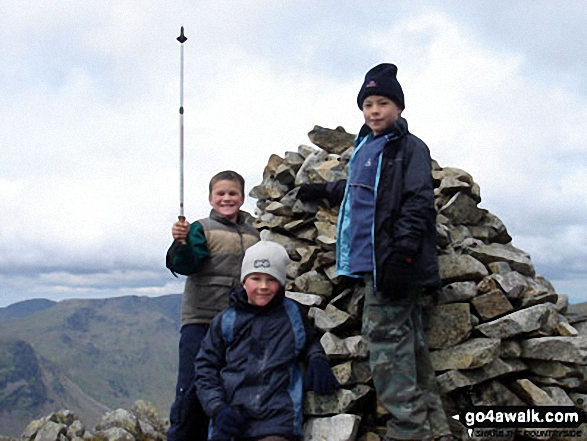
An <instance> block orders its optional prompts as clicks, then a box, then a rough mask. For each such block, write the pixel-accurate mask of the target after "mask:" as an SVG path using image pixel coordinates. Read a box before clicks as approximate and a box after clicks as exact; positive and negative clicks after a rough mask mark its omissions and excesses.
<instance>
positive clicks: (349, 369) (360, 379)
mask: <svg viewBox="0 0 587 441" xmlns="http://www.w3.org/2000/svg"><path fill="white" fill-rule="evenodd" d="M332 372H333V373H334V375H335V377H336V379H337V380H338V382H339V383H340V385H341V386H343V387H347V386H352V385H355V384H358V383H360V384H365V383H368V382H369V381H370V380H371V378H372V374H371V368H370V367H369V362H368V361H367V360H349V361H345V362H344V363H341V364H338V365H336V366H334V367H333V368H332Z"/></svg>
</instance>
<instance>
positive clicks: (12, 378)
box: [0, 294, 181, 436]
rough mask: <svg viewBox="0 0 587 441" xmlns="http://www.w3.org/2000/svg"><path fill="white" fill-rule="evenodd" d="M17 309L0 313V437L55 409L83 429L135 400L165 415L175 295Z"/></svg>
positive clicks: (38, 303)
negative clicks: (74, 418)
mask: <svg viewBox="0 0 587 441" xmlns="http://www.w3.org/2000/svg"><path fill="white" fill-rule="evenodd" d="M21 303H24V305H23V304H15V305H11V306H10V307H7V308H2V309H0V428H1V429H0V435H4V436H19V435H20V434H21V433H22V430H23V429H24V427H26V425H27V424H28V423H29V422H30V421H31V420H32V419H36V418H40V417H42V416H44V415H47V414H48V413H50V412H52V411H55V410H58V409H61V408H67V409H69V410H71V411H73V412H74V413H76V414H78V415H79V416H80V417H82V418H83V420H84V421H87V422H89V424H92V423H93V422H94V421H95V420H96V418H97V417H99V416H101V415H103V414H104V411H105V410H107V409H116V408H119V407H122V408H130V407H131V406H132V404H133V402H134V401H135V400H138V399H142V400H145V401H150V402H151V403H153V404H154V405H155V407H157V409H158V410H159V412H160V413H161V414H162V415H165V414H167V412H168V410H169V406H170V405H171V401H172V399H173V395H174V389H175V381H176V374H177V344H178V341H179V310H180V304H181V295H180V294H174V295H168V296H162V297H154V298H153V297H138V296H127V297H118V298H110V299H92V300H64V301H61V302H51V301H47V300H45V301H43V300H32V301H27V302H21Z"/></svg>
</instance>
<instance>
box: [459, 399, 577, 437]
mask: <svg viewBox="0 0 587 441" xmlns="http://www.w3.org/2000/svg"><path fill="white" fill-rule="evenodd" d="M453 418H454V419H455V420H458V421H459V422H460V423H461V424H463V425H464V426H465V428H466V429H467V432H468V434H469V437H472V436H489V437H491V436H503V435H504V434H508V433H512V432H515V431H524V432H536V433H532V434H531V433H527V434H528V435H541V434H542V435H546V433H544V434H543V433H542V432H546V431H548V432H551V433H549V435H551V436H562V435H565V436H568V437H577V438H579V439H580V438H581V435H582V434H581V433H580V432H581V430H579V429H577V428H578V427H579V426H580V425H581V424H583V423H586V422H587V414H585V412H584V411H583V410H582V409H579V408H577V407H574V406H533V407H528V406H475V407H470V408H467V409H463V410H461V411H460V412H459V413H458V414H456V415H453ZM538 432H540V433H538Z"/></svg>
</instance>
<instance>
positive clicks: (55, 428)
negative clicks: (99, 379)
mask: <svg viewBox="0 0 587 441" xmlns="http://www.w3.org/2000/svg"><path fill="white" fill-rule="evenodd" d="M168 426H169V423H168V422H167V421H165V420H163V419H162V418H161V417H160V416H159V413H158V412H157V410H156V409H155V408H154V407H153V405H152V404H151V403H147V402H145V401H142V400H137V401H136V402H135V403H134V404H133V406H132V408H131V410H130V411H129V410H125V409H117V410H114V411H110V412H106V413H105V414H104V416H103V417H102V418H101V419H100V421H99V422H98V423H97V424H96V425H95V427H94V429H93V430H91V429H89V428H87V427H86V425H85V424H84V423H82V422H81V421H80V420H79V419H78V417H77V416H76V415H75V414H74V413H72V412H71V411H70V410H66V409H63V410H60V411H57V412H53V413H51V414H49V415H47V416H45V417H43V418H41V419H38V420H34V421H31V423H30V424H29V425H28V426H27V427H26V428H25V430H24V432H23V433H22V435H21V437H20V439H21V440H23V441H165V440H166V439H167V436H166V432H167V428H168ZM6 440H7V441H16V440H13V439H11V438H6Z"/></svg>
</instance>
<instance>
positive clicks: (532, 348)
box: [521, 335, 587, 365]
mask: <svg viewBox="0 0 587 441" xmlns="http://www.w3.org/2000/svg"><path fill="white" fill-rule="evenodd" d="M521 346H522V357H524V358H534V359H537V360H557V361H562V362H567V363H578V364H582V365H585V364H587V336H584V335H579V336H577V337H540V338H532V339H529V340H525V341H522V343H521Z"/></svg>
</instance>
